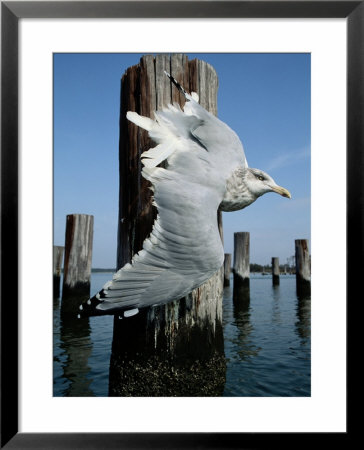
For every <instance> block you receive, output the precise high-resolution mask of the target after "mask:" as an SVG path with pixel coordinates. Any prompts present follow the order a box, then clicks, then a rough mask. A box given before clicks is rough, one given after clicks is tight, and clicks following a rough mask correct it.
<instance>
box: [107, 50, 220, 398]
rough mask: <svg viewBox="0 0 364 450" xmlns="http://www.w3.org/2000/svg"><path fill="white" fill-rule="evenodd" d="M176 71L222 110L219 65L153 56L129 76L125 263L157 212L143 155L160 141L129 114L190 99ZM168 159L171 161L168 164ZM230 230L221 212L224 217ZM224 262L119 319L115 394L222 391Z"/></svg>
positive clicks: (123, 172) (122, 206) (124, 103)
mask: <svg viewBox="0 0 364 450" xmlns="http://www.w3.org/2000/svg"><path fill="white" fill-rule="evenodd" d="M164 70H166V71H167V72H169V73H170V74H171V75H172V76H173V77H174V78H176V80H177V81H179V82H180V83H181V85H182V86H183V87H184V88H185V89H186V90H187V91H188V92H191V91H193V92H197V94H198V95H199V98H200V100H199V102H200V104H201V105H202V106H203V107H204V108H206V109H207V110H208V111H210V112H211V113H213V114H215V115H216V113H217V86H218V79H217V75H216V72H215V70H214V69H213V67H212V66H210V65H209V64H207V63H206V62H204V61H200V60H197V59H195V60H192V61H189V60H188V57H187V56H186V55H183V54H171V55H170V54H161V55H156V56H153V55H145V56H143V57H142V58H141V59H140V62H139V64H137V65H135V66H132V67H129V68H128V69H127V70H126V72H125V74H124V76H123V77H122V80H121V105H120V107H121V108H120V141H119V142H120V144H119V145H120V147H119V164H120V165H119V170H120V190H119V192H120V196H119V228H118V254H117V267H118V268H120V267H122V266H123V265H124V264H126V263H128V262H130V260H131V258H132V256H133V255H134V254H135V253H136V252H138V251H139V250H140V249H141V248H142V245H143V241H144V239H145V238H146V237H148V235H149V234H150V232H151V229H152V226H153V222H154V219H155V217H156V213H157V210H156V208H155V207H154V206H152V193H151V191H150V189H149V186H150V183H149V182H148V181H147V180H145V179H144V178H143V177H142V176H141V167H142V165H141V163H140V155H141V153H142V152H143V151H146V150H147V149H148V148H150V147H152V146H154V145H155V144H154V143H153V142H152V141H151V140H150V139H149V137H148V133H147V132H146V131H145V130H143V129H141V128H139V127H137V126H136V125H135V124H133V123H131V122H129V121H128V120H127V119H126V112H127V111H135V112H137V113H138V114H141V115H143V116H147V117H151V118H153V117H154V115H153V112H154V111H155V110H161V109H162V108H163V107H166V106H167V104H168V103H173V102H177V103H179V104H180V105H181V106H183V105H184V103H185V99H184V97H183V96H182V95H181V94H180V92H179V91H178V90H177V89H176V88H175V87H174V86H173V85H172V84H171V82H170V80H169V79H168V77H167V76H166V75H165V74H164ZM162 165H163V163H162ZM216 220H217V222H218V224H219V227H220V231H221V234H222V221H221V213H220V212H218V213H217V218H216ZM223 270H224V269H223V267H222V268H221V269H220V270H219V271H218V272H217V273H216V274H215V275H214V276H212V278H210V280H208V281H207V282H206V283H205V284H204V285H202V286H200V287H199V288H197V289H195V290H194V291H193V292H192V293H191V294H189V295H188V296H187V297H185V298H183V299H180V300H177V301H173V302H170V303H168V304H166V305H161V306H155V307H150V308H144V309H143V310H141V311H140V312H139V314H137V315H135V316H134V317H131V318H129V319H127V320H125V319H122V320H119V319H118V316H115V319H114V334H113V343H112V354H111V359H110V378H109V395H110V396H146V397H154V396H220V395H222V392H223V389H224V384H225V372H226V361H225V357H224V341H223V330H222V293H223V283H224V281H223V280H224V275H223Z"/></svg>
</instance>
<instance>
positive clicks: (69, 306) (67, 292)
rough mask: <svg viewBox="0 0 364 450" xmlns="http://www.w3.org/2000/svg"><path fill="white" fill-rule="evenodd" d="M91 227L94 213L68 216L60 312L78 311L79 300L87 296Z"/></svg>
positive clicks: (89, 272) (88, 293)
mask: <svg viewBox="0 0 364 450" xmlns="http://www.w3.org/2000/svg"><path fill="white" fill-rule="evenodd" d="M93 228H94V217H93V216H90V215H86V214H70V215H68V216H67V219H66V239H65V258H64V273H63V289H62V313H70V314H77V312H78V307H79V305H80V303H81V302H82V301H84V300H85V299H87V298H88V297H89V296H90V280H91V261H92V240H93Z"/></svg>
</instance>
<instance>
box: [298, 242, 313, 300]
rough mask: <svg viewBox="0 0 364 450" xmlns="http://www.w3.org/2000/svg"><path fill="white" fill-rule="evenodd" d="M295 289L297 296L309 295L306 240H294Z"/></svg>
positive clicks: (309, 277)
mask: <svg viewBox="0 0 364 450" xmlns="http://www.w3.org/2000/svg"><path fill="white" fill-rule="evenodd" d="M295 256H296V287H297V293H298V294H307V295H309V294H310V293H311V269H310V254H309V250H308V239H296V240H295Z"/></svg>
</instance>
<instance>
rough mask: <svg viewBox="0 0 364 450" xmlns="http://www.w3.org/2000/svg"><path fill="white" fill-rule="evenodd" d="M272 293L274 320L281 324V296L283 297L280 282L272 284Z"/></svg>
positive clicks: (275, 322)
mask: <svg viewBox="0 0 364 450" xmlns="http://www.w3.org/2000/svg"><path fill="white" fill-rule="evenodd" d="M272 294H273V302H272V322H273V323H274V324H276V325H279V324H281V323H282V319H281V310H280V302H279V300H280V298H281V292H280V286H279V284H276V285H273V286H272Z"/></svg>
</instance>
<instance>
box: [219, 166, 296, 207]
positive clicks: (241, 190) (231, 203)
mask: <svg viewBox="0 0 364 450" xmlns="http://www.w3.org/2000/svg"><path fill="white" fill-rule="evenodd" d="M267 192H275V193H277V194H279V195H282V196H283V197H287V198H291V194H290V192H289V191H288V190H287V189H285V188H283V187H281V186H278V184H277V183H276V182H275V181H274V180H273V178H272V177H271V176H270V175H268V174H267V173H266V172H263V170H260V169H252V168H250V167H244V168H243V167H238V168H237V169H236V170H234V172H233V173H232V174H231V176H230V177H229V178H228V180H227V182H226V192H225V195H224V198H223V201H222V202H221V204H220V210H222V211H237V210H239V209H243V208H245V207H246V206H248V205H250V204H251V203H253V202H254V201H255V200H256V199H257V198H259V197H261V196H262V195H263V194H266V193H267Z"/></svg>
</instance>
